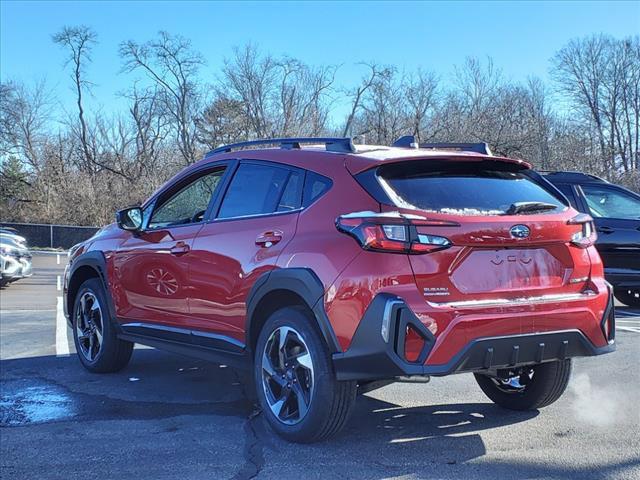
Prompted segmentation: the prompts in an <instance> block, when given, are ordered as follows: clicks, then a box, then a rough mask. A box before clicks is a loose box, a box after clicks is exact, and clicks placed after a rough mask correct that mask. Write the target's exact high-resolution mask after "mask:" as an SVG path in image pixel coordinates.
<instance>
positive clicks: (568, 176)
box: [539, 171, 609, 183]
mask: <svg viewBox="0 0 640 480" xmlns="http://www.w3.org/2000/svg"><path fill="white" fill-rule="evenodd" d="M539 173H541V174H542V175H544V176H545V178H546V179H547V180H549V181H550V182H551V183H609V182H607V181H606V180H605V179H603V178H600V177H598V176H596V175H591V174H590V173H583V172H572V171H541V172H539Z"/></svg>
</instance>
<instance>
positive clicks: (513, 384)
mask: <svg viewBox="0 0 640 480" xmlns="http://www.w3.org/2000/svg"><path fill="white" fill-rule="evenodd" d="M533 374H534V371H533V369H531V370H527V371H524V372H522V373H521V374H520V375H515V376H513V377H508V378H499V377H491V380H492V381H493V383H494V384H495V386H496V387H497V388H498V390H500V391H502V392H504V393H521V392H524V390H525V389H526V388H527V385H529V384H530V383H531V380H532V379H533Z"/></svg>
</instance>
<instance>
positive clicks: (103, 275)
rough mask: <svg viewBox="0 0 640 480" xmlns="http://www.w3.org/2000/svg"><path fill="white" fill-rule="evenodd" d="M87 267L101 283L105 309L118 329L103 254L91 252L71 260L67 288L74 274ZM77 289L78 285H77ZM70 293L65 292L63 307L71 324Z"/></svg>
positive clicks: (71, 305)
mask: <svg viewBox="0 0 640 480" xmlns="http://www.w3.org/2000/svg"><path fill="white" fill-rule="evenodd" d="M85 267H89V268H91V269H92V270H93V271H94V272H96V276H97V277H98V278H99V279H100V282H102V287H103V288H104V293H105V297H106V298H107V303H108V305H107V308H108V309H109V315H110V317H111V319H112V320H113V324H114V326H115V327H116V328H117V329H119V323H118V322H117V321H116V317H115V311H116V310H115V304H114V303H113V297H112V296H111V291H110V290H109V282H108V280H107V261H106V259H105V257H104V253H103V252H101V251H98V250H92V251H89V252H86V253H83V254H81V255H79V256H78V257H77V258H75V259H74V260H73V263H72V264H71V266H70V268H69V274H68V280H67V288H68V287H70V286H71V284H72V282H73V278H74V276H75V274H76V273H77V272H78V270H80V269H81V268H85ZM78 287H79V285H78ZM70 294H71V292H70V291H69V290H67V292H66V298H65V299H64V307H65V312H66V313H67V321H68V323H71V314H72V310H73V304H71V298H70Z"/></svg>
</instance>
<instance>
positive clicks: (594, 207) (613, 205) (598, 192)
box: [581, 185, 640, 220]
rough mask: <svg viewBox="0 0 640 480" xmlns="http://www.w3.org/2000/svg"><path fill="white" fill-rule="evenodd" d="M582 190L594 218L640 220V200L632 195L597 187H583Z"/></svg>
mask: <svg viewBox="0 0 640 480" xmlns="http://www.w3.org/2000/svg"><path fill="white" fill-rule="evenodd" d="M581 188H582V191H583V192H584V198H585V199H586V200H587V205H588V206H589V211H590V212H591V215H593V216H594V217H604V218H623V219H628V220H639V219H640V200H638V199H637V198H634V197H633V196H632V195H631V194H628V193H626V192H623V191H620V190H614V189H612V188H607V187H600V186H597V185H583V186H582V187H581Z"/></svg>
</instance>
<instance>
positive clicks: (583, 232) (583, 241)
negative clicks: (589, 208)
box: [567, 213, 598, 248]
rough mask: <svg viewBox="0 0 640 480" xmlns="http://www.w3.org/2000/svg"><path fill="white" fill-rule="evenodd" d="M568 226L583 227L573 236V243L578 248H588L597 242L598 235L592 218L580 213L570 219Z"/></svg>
mask: <svg viewBox="0 0 640 480" xmlns="http://www.w3.org/2000/svg"><path fill="white" fill-rule="evenodd" d="M567 224H569V225H581V227H582V228H581V229H580V230H579V231H577V232H576V233H574V234H573V235H571V243H572V244H573V245H575V246H576V247H580V248H587V247H590V246H591V245H593V244H594V243H595V242H596V240H597V238H598V235H597V233H596V230H595V226H594V224H593V218H591V216H590V215H587V214H585V213H580V214H579V215H576V216H575V217H573V218H572V219H570V220H569V221H568V222H567Z"/></svg>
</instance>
